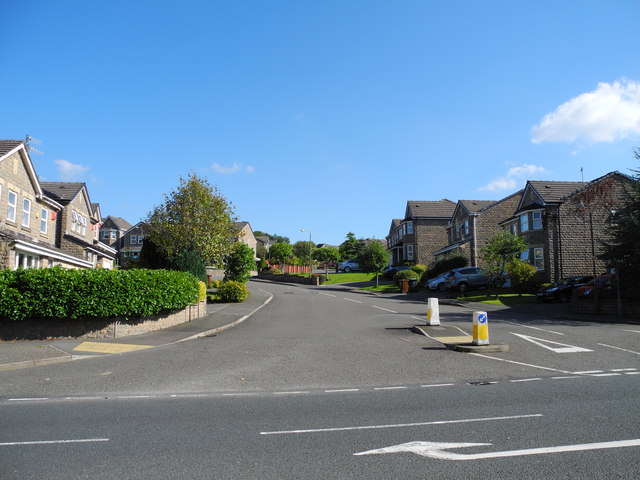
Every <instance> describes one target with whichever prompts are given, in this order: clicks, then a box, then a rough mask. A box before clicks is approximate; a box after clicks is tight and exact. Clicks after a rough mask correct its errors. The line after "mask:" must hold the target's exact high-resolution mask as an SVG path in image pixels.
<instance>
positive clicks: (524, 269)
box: [496, 259, 538, 295]
mask: <svg viewBox="0 0 640 480" xmlns="http://www.w3.org/2000/svg"><path fill="white" fill-rule="evenodd" d="M506 270H507V272H508V273H509V277H511V287H512V288H513V289H515V291H516V292H518V295H522V292H523V291H524V289H525V286H526V285H527V282H528V281H529V280H531V279H532V278H533V276H534V275H535V274H536V272H537V271H538V269H537V268H536V267H534V266H533V265H531V264H530V263H527V262H524V261H522V260H519V259H518V260H514V261H513V262H511V263H509V264H507V266H506ZM498 286H499V285H496V288H497V287H498Z"/></svg>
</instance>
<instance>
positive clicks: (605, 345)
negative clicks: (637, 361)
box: [598, 343, 640, 355]
mask: <svg viewBox="0 0 640 480" xmlns="http://www.w3.org/2000/svg"><path fill="white" fill-rule="evenodd" d="M598 345H600V346H602V347H609V348H615V349H616V350H622V351H623V352H628V353H635V354H636V355H640V352H634V351H633V350H627V349H626V348H620V347H614V346H613V345H607V344H606V343H599V344H598Z"/></svg>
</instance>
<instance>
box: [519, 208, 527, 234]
mask: <svg viewBox="0 0 640 480" xmlns="http://www.w3.org/2000/svg"><path fill="white" fill-rule="evenodd" d="M520 231H521V232H528V231H529V213H528V212H527V213H523V214H522V215H520Z"/></svg>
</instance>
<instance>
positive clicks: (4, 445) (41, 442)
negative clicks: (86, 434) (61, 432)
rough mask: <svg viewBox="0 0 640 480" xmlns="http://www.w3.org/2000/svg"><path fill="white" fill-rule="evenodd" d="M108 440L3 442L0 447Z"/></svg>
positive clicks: (102, 439) (105, 439)
mask: <svg viewBox="0 0 640 480" xmlns="http://www.w3.org/2000/svg"><path fill="white" fill-rule="evenodd" d="M108 441H109V439H108V438H78V439H71V440H34V441H31V442H4V443H0V447H11V446H15V445H51V444H55V443H89V442H108Z"/></svg>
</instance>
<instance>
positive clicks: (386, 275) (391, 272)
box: [382, 265, 411, 280]
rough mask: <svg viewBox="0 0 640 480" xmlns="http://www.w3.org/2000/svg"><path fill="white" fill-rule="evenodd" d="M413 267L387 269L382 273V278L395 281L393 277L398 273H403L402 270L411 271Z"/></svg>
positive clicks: (403, 266)
mask: <svg viewBox="0 0 640 480" xmlns="http://www.w3.org/2000/svg"><path fill="white" fill-rule="evenodd" d="M410 268H411V267H407V266H405V265H402V266H397V267H387V268H385V269H384V270H383V271H382V276H383V277H384V278H388V279H389V280H392V279H393V276H394V275H395V274H396V273H398V272H401V271H402V270H409V269H410Z"/></svg>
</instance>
